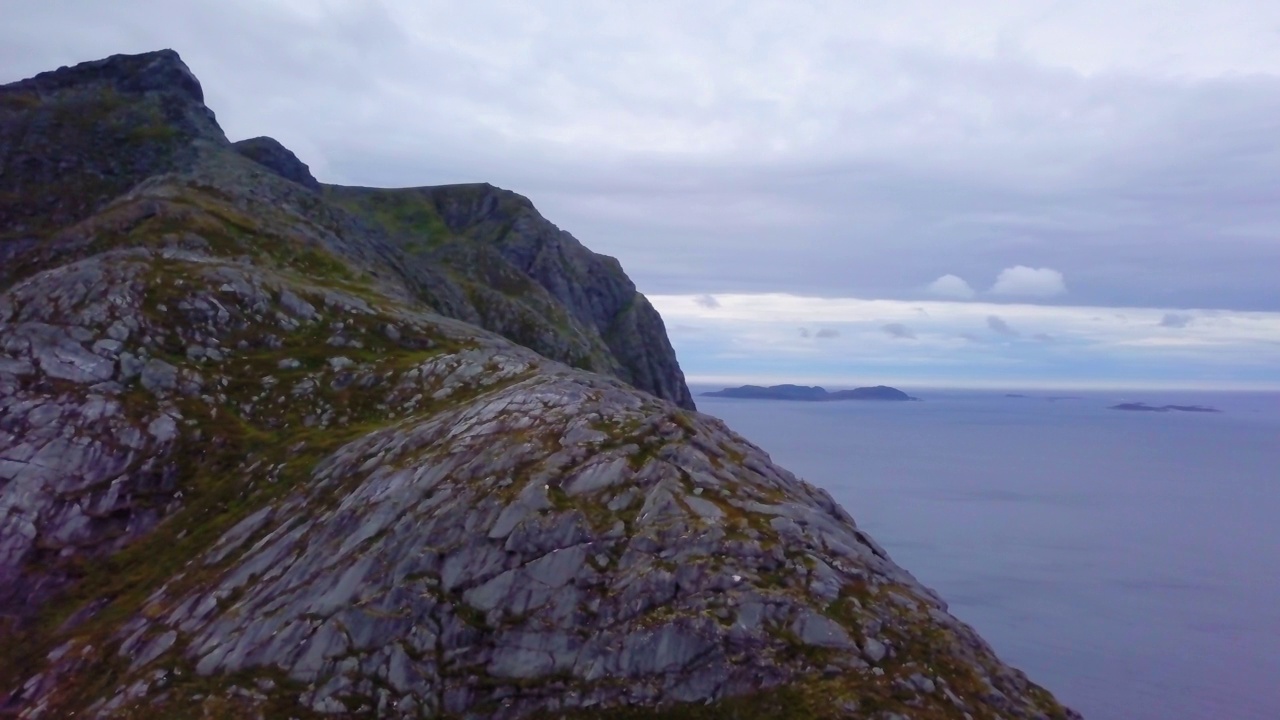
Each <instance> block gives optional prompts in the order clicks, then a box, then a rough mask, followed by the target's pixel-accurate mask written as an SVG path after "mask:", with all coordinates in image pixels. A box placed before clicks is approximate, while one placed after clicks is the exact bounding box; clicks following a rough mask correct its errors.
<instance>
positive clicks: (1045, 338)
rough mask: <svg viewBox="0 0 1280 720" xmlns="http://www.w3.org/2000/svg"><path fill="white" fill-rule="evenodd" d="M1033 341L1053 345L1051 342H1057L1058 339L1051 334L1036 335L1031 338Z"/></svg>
mask: <svg viewBox="0 0 1280 720" xmlns="http://www.w3.org/2000/svg"><path fill="white" fill-rule="evenodd" d="M1031 339H1032V340H1039V341H1040V342H1043V343H1051V342H1056V341H1057V338H1055V337H1054V336H1052V335H1050V334H1049V333H1036V334H1035V335H1032V336H1031Z"/></svg>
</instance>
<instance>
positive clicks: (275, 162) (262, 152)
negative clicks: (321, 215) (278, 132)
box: [231, 137, 320, 191]
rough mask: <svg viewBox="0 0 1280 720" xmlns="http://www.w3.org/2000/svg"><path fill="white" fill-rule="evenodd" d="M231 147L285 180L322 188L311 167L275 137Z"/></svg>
mask: <svg viewBox="0 0 1280 720" xmlns="http://www.w3.org/2000/svg"><path fill="white" fill-rule="evenodd" d="M231 147H233V148H235V150H236V152H238V153H240V154H241V155H243V156H245V157H247V158H249V159H250V160H252V161H254V162H256V163H258V164H259V165H262V166H264V167H266V168H269V169H270V170H271V171H272V172H274V173H275V174H277V175H279V176H280V177H282V178H284V179H285V180H292V181H293V182H296V183H298V184H299V185H301V186H302V187H304V188H307V189H308V190H316V191H318V190H319V189H320V183H318V182H316V179H315V178H314V177H312V176H311V168H309V167H307V164H306V163H304V162H302V161H301V160H299V159H298V156H297V155H294V154H293V151H292V150H290V149H289V148H287V147H285V146H283V145H281V144H280V142H279V141H278V140H276V139H275V138H269V137H256V138H250V139H248V140H241V141H240V142H238V143H234V144H232V146H231Z"/></svg>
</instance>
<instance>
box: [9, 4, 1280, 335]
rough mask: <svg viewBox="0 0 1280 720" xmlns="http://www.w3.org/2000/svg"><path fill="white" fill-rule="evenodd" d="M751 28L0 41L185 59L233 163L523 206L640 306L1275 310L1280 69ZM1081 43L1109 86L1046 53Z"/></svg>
mask: <svg viewBox="0 0 1280 720" xmlns="http://www.w3.org/2000/svg"><path fill="white" fill-rule="evenodd" d="M748 7H749V9H750V10H751V12H747V11H744V12H740V13H735V14H734V17H733V18H732V19H729V20H726V19H725V18H723V17H720V16H718V15H717V14H715V13H711V12H707V11H703V10H700V9H698V8H697V7H693V6H690V7H688V8H685V7H683V6H682V4H678V3H652V4H649V3H646V4H645V5H644V9H643V11H636V12H633V13H629V14H623V13H621V12H620V11H614V10H612V9H610V7H609V6H605V5H602V6H600V7H599V8H595V9H593V10H592V11H591V12H583V11H582V9H581V7H580V6H574V5H571V4H568V3H556V2H550V1H549V2H546V3H537V4H536V5H535V4H529V5H525V6H521V7H519V8H512V7H509V6H508V7H505V8H504V9H503V10H502V11H501V12H495V11H494V8H492V7H486V6H485V4H484V3H483V2H477V3H473V4H465V5H463V4H453V5H450V4H440V5H431V6H429V7H426V6H423V5H421V4H419V3H413V2H408V0H389V1H388V2H380V3H359V2H342V3H322V4H319V5H315V4H310V5H306V6H305V9H303V5H298V4H288V3H269V2H258V1H254V2H250V1H249V0H228V1H227V2H220V3H213V2H184V3H172V2H161V1H160V0H115V1H114V2H111V3H103V2H98V1H97V0H93V1H90V0H68V1H66V2H58V3H51V2H38V3H37V2H32V3H23V4H21V9H20V10H15V11H14V12H12V13H6V17H5V22H4V23H3V24H0V68H2V70H0V74H2V75H3V77H0V82H3V81H7V80H15V79H18V78H20V77H26V76H29V75H31V74H34V73H36V72H39V71H42V70H47V69H51V68H53V67H56V66H58V65H61V64H69V63H74V62H78V61H81V60H88V59H94V58H98V57H103V56H105V55H108V54H111V53H116V52H140V51H145V50H152V49H156V48H159V47H173V48H175V49H177V50H178V51H179V52H180V53H182V55H183V57H184V58H185V59H186V60H187V62H188V64H189V65H190V66H191V67H192V69H193V70H194V71H195V72H196V74H197V75H198V76H199V77H200V79H201V81H202V83H203V84H204V87H205V91H206V96H207V97H208V100H209V104H210V106H211V107H212V108H213V109H214V110H215V111H216V112H217V113H218V117H219V120H220V122H221V123H222V124H223V126H224V128H225V129H226V130H227V133H228V135H229V136H231V137H232V139H239V138H243V137H249V136H253V135H260V134H268V135H273V136H275V137H277V138H278V139H280V140H281V141H282V142H284V143H285V144H286V145H287V146H289V147H290V148H291V149H293V150H294V151H296V152H297V153H298V154H299V155H300V156H301V157H302V159H303V160H304V161H306V162H308V163H309V164H310V165H311V166H312V169H313V170H314V171H315V172H316V174H317V176H318V177H319V178H320V179H321V180H323V181H329V182H347V183H355V184H367V185H423V184H436V183H446V182H473V181H488V182H493V183H495V184H498V185H502V186H504V187H509V188H511V189H513V190H516V191H518V192H520V193H522V194H525V195H527V196H529V197H530V198H531V199H532V200H533V201H534V203H535V204H536V205H537V206H538V208H539V209H540V210H542V211H543V212H544V214H546V215H547V217H548V218H550V219H551V220H552V221H553V222H555V223H557V224H558V225H559V226H561V227H563V228H564V229H566V230H568V231H570V232H572V233H573V234H574V235H575V236H577V237H578V238H580V239H581V240H582V241H583V242H585V243H586V244H587V245H589V246H590V247H592V248H593V249H595V250H597V251H600V252H603V253H606V254H609V255H613V256H615V257H617V258H618V259H619V260H620V261H621V262H622V264H623V266H624V267H625V268H626V269H627V270H628V272H629V273H630V274H631V276H632V277H633V278H634V279H635V280H636V282H637V284H638V285H639V286H640V289H641V290H642V291H644V292H650V293H666V292H672V293H704V292H709V293H712V294H715V293H727V292H751V291H757V292H793V293H801V294H810V295H823V296H857V297H887V298H898V299H913V298H920V297H922V296H924V295H926V294H929V293H928V292H927V291H926V290H925V289H924V287H922V282H924V281H925V279H927V278H938V277H940V276H943V275H944V274H945V275H953V276H954V277H956V278H967V279H968V280H970V281H972V282H974V283H975V284H977V285H978V286H979V287H989V285H988V283H992V282H994V281H995V280H996V279H997V278H998V276H999V275H1000V273H1001V271H1002V270H1005V269H1007V268H1010V267H1015V266H1017V265H1019V264H1025V265H1026V266H1027V267H1029V268H1052V269H1054V270H1056V271H1059V272H1061V273H1062V274H1063V275H1065V276H1066V277H1068V278H1069V280H1070V290H1071V293H1070V296H1069V297H1070V301H1071V302H1072V303H1073V304H1086V305H1112V306H1116V305H1127V306H1139V307H1220V308H1231V309H1255V310H1268V309H1269V310H1278V309H1280V296H1278V295H1277V294H1276V293H1275V291H1274V281H1273V278H1272V275H1273V274H1274V270H1273V268H1275V267H1280V243H1276V242H1274V240H1273V239H1274V238H1275V237H1276V236H1277V234H1278V233H1280V204H1277V203H1275V202H1274V201H1273V198H1274V197H1275V194H1276V192H1277V190H1278V189H1280V145H1277V143H1276V142H1275V128H1274V123H1275V117H1276V108H1277V107H1280V67H1275V66H1267V65H1265V63H1264V64H1262V65H1259V66H1253V65H1232V64H1230V62H1229V61H1227V60H1220V59H1219V58H1220V57H1226V56H1225V55H1221V54H1220V53H1219V52H1218V50H1213V51H1212V52H1210V50H1203V48H1201V47H1199V46H1198V45H1196V44H1195V43H1196V40H1195V37H1194V35H1184V36H1180V37H1183V38H1184V42H1186V43H1188V44H1187V45H1186V46H1180V47H1173V48H1151V47H1147V46H1142V49H1136V48H1138V45H1137V44H1136V41H1138V40H1142V38H1141V37H1139V36H1140V35H1141V33H1140V32H1139V31H1137V30H1133V31H1131V32H1127V31H1119V32H1118V34H1117V37H1119V38H1121V39H1122V40H1124V42H1122V43H1121V45H1120V46H1118V47H1117V48H1112V49H1111V51H1110V52H1112V55H1111V56H1107V55H1106V54H1105V52H1104V51H1103V50H1098V49H1097V48H1098V47H1099V46H1098V44H1097V43H1099V42H1101V40H1099V39H1098V38H1095V37H1093V36H1091V35H1089V31H1088V30H1087V28H1088V27H1089V26H1090V22H1092V21H1096V20H1097V19H1098V18H1099V17H1103V16H1104V15H1101V14H1098V13H1109V12H1111V10H1106V11H1102V10H1097V9H1093V10H1090V9H1088V8H1083V9H1081V10H1079V13H1081V17H1082V18H1084V20H1081V21H1080V23H1079V24H1077V25H1071V26H1059V25H1057V24H1052V25H1051V26H1044V27H1040V26H1037V27H1039V29H1038V30H1036V29H1035V28H1032V27H1031V26H1028V28H1023V27H1022V26H1021V25H1000V23H998V22H996V21H995V20H994V19H992V26H993V27H996V26H999V27H1001V28H1002V29H1001V36H1002V37H1006V36H1007V39H1008V42H1009V43H1010V46H1011V47H1022V48H1024V49H1025V50H1024V51H1021V52H1013V53H1010V52H986V51H985V50H981V49H980V50H977V51H974V52H971V53H967V54H966V53H965V52H964V51H961V50H958V49H956V48H955V47H950V46H947V45H946V44H933V43H927V42H924V41H922V40H920V39H919V38H916V39H915V40H912V39H911V38H909V37H908V38H907V39H906V40H903V39H902V38H900V37H895V36H894V35H893V33H892V32H891V31H890V30H888V29H886V30H884V31H883V32H882V31H881V30H877V29H876V28H878V27H881V26H880V25H878V24H877V23H878V22H879V21H880V19H879V18H878V17H877V16H876V15H874V14H872V15H861V14H859V11H858V9H857V8H856V7H855V4H852V3H849V4H842V3H831V4H828V5H815V6H812V7H809V6H805V7H802V8H795V9H793V8H791V6H790V4H788V6H787V7H785V8H784V7H780V6H777V5H771V4H768V3H748ZM1215 7H1216V6H1215ZM885 12H889V11H888V10H886V11H885ZM902 12H908V11H907V10H903V11H902ZM915 12H919V9H918V8H916V10H915ZM947 12H949V11H948V10H946V9H936V10H933V11H931V12H930V16H931V17H932V16H934V15H939V16H941V17H942V18H943V20H942V22H943V24H944V25H945V13H947ZM975 12H979V13H980V14H981V13H985V12H993V11H990V9H989V8H988V9H985V10H979V11H975ZM1209 12H1217V11H1216V10H1211V11H1209ZM1222 12H1223V13H1225V12H1226V11H1222ZM1090 13H1094V15H1092V16H1091V15H1090ZM983 17H985V15H984V16H983ZM1090 17H1092V18H1093V20H1089V18H1090ZM1169 17H1170V18H1171V21H1174V20H1177V18H1178V17H1180V16H1179V15H1178V13H1176V12H1170V13H1169ZM1223 17H1226V16H1225V15H1224V16H1223ZM1227 20H1230V18H1227ZM725 22H730V23H731V24H732V25H733V28H732V29H733V32H732V33H730V32H726V31H725V28H724V27H723V25H724V23H725ZM1224 22H1225V21H1224ZM890 25H891V24H890ZM1032 25H1034V23H1032ZM1258 25H1259V26H1261V25H1262V24H1261V23H1259V24H1258ZM850 27H858V28H865V30H864V32H865V33H866V34H865V35H864V36H861V39H860V41H859V42H848V41H847V38H845V39H842V38H840V37H839V36H838V35H837V34H836V33H838V31H839V29H840V28H850ZM944 30H945V28H944ZM1244 31H1249V32H1253V30H1252V29H1250V28H1248V27H1245V28H1236V30H1235V32H1244ZM1037 32H1039V33H1050V34H1054V35H1055V36H1057V35H1061V37H1062V38H1065V40H1064V41H1063V42H1059V43H1056V44H1047V43H1043V42H1037V41H1035V38H1037V37H1039V36H1038V35H1036V34H1035V33H1037ZM1258 32H1261V31H1260V30H1259V31H1258ZM729 36H732V37H741V38H746V39H747V40H748V41H745V42H741V43H737V44H729V43H726V42H725V41H724V40H722V38H724V37H729ZM232 37H234V38H236V42H234V43H229V42H227V41H226V38H232ZM1072 38H1075V39H1077V40H1078V39H1081V38H1084V39H1086V40H1088V41H1089V42H1088V44H1089V47H1090V48H1091V52H1092V51H1097V52H1099V53H1103V54H1102V55H1099V56H1098V57H1100V58H1102V60H1100V61H1099V62H1103V63H1104V67H1101V68H1097V67H1080V68H1078V69H1077V70H1072V69H1070V68H1069V67H1067V68H1066V69H1064V65H1063V63H1065V62H1067V61H1066V60H1064V59H1063V58H1058V57H1053V58H1041V57H1039V56H1037V55H1033V54H1032V53H1033V52H1035V53H1050V52H1051V51H1050V50H1049V49H1046V48H1050V47H1074V46H1078V45H1080V44H1081V43H1078V42H1072V40H1071V39H1072ZM1130 40H1133V41H1135V44H1134V45H1133V47H1129V44H1130V43H1129V41H1130ZM1205 43H1206V44H1205V47H1206V48H1207V47H1208V44H1207V43H1208V41H1207V40H1206V41H1205ZM1237 45H1238V46H1239V47H1242V48H1243V47H1246V46H1247V43H1244V42H1241V43H1233V45H1232V47H1236V46H1237ZM956 47H959V46H958V45H957V46H956ZM948 48H950V49H948ZM991 49H993V48H988V50H991ZM994 49H998V48H994ZM1201 50H1203V52H1201ZM1223 52H1225V51H1223ZM1107 57H1112V58H1113V59H1114V62H1116V63H1119V64H1120V65H1118V66H1117V67H1118V68H1119V70H1118V71H1108V70H1116V69H1117V68H1115V67H1110V66H1107V65H1106V64H1105V63H1106V62H1107V61H1106V58H1107ZM676 58H678V59H679V60H678V61H676V60H675V59H676ZM1037 58H1039V59H1037ZM1171 58H1172V59H1171ZM1188 58H1190V59H1188ZM1196 58H1200V59H1199V60H1196ZM1206 58H1208V59H1206ZM1174 60H1176V61H1177V62H1179V63H1182V62H1185V63H1188V65H1187V67H1192V66H1196V67H1199V66H1197V65H1196V63H1206V65H1205V67H1206V68H1209V67H1211V66H1210V65H1208V64H1207V63H1209V62H1210V61H1212V62H1214V63H1218V64H1219V65H1221V64H1222V63H1226V65H1225V67H1218V69H1216V70H1203V71H1196V72H1191V71H1189V70H1188V71H1186V72H1183V71H1178V72H1165V71H1164V70H1163V69H1162V68H1161V67H1160V63H1164V62H1174ZM1140 61H1141V62H1140ZM1135 62H1138V63H1139V64H1138V65H1137V66H1132V63H1135ZM1240 62H1243V61H1240ZM1259 62H1261V61H1259ZM1142 63H1145V64H1142ZM799 67H803V68H806V70H805V72H803V73H799V72H792V71H791V70H790V69H791V68H799ZM1213 67H1217V66H1213ZM1100 70H1101V71H1100ZM1228 71H1230V72H1228ZM743 74H746V75H748V76H750V77H753V78H754V79H755V82H753V83H752V84H751V87H749V88H744V87H743V85H742V83H741V82H740V81H739V80H738V77H739V76H740V75H743ZM886 77H892V78H897V79H898V82H895V83H891V84H886V83H885V82H884V78H886ZM894 88H898V89H894ZM868 89H872V90H877V91H883V92H867V90H868ZM760 97H770V98H777V99H776V100H770V101H767V102H765V101H761V100H760V99H759V98H760ZM691 98H696V99H697V100H696V101H694V100H691ZM797 118H803V120H802V121H797ZM780 238H785V239H786V241H785V242H782V241H780ZM1152 258H1157V260H1155V261H1153V260H1152ZM966 285H967V283H966ZM955 288H959V285H955ZM955 288H953V289H955ZM958 292H961V293H962V292H963V291H962V290H960V291H958ZM955 297H957V298H958V297H960V296H959V295H955ZM1010 297H1013V296H1010ZM1042 297H1044V298H1046V301H1049V300H1051V301H1055V302H1056V301H1060V300H1059V297H1060V296H1052V297H1050V296H1047V295H1046V296H1042Z"/></svg>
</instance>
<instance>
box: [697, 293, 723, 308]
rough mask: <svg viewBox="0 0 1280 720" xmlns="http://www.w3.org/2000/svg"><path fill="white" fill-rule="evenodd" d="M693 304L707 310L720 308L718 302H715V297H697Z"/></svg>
mask: <svg viewBox="0 0 1280 720" xmlns="http://www.w3.org/2000/svg"><path fill="white" fill-rule="evenodd" d="M694 302H696V303H698V304H699V305H701V306H702V307H704V308H709V309H714V308H718V307H720V301H718V300H716V296H715V295H699V296H698V299H697V300H695V301H694Z"/></svg>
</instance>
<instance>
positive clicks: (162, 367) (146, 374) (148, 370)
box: [141, 359, 178, 393]
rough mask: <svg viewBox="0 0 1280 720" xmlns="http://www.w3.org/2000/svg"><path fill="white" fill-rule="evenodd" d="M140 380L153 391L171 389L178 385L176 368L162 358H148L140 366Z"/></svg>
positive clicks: (160, 391) (161, 391)
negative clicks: (141, 366)
mask: <svg viewBox="0 0 1280 720" xmlns="http://www.w3.org/2000/svg"><path fill="white" fill-rule="evenodd" d="M141 382H142V387H144V388H146V389H148V390H150V391H151V392H153V393H163V392H169V391H172V390H174V389H175V388H177V386H178V368H176V367H174V366H173V365H170V364H169V363H167V362H165V361H163V360H156V359H152V360H148V361H147V364H146V365H145V366H143V368H142V380H141Z"/></svg>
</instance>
